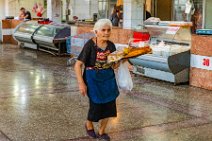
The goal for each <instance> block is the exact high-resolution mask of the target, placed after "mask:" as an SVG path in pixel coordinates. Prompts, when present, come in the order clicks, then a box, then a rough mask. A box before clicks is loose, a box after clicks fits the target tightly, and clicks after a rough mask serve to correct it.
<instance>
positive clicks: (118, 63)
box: [112, 59, 128, 69]
mask: <svg viewBox="0 0 212 141" xmlns="http://www.w3.org/2000/svg"><path fill="white" fill-rule="evenodd" d="M126 61H128V59H123V60H120V61H118V62H115V63H114V64H113V66H112V68H113V69H117V68H118V67H119V66H120V64H121V63H124V62H126Z"/></svg>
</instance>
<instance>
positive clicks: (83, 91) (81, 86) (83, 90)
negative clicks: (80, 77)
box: [79, 82, 87, 96]
mask: <svg viewBox="0 0 212 141" xmlns="http://www.w3.org/2000/svg"><path fill="white" fill-rule="evenodd" d="M79 91H80V93H81V94H82V96H86V95H87V86H86V85H85V83H84V82H81V83H79Z"/></svg>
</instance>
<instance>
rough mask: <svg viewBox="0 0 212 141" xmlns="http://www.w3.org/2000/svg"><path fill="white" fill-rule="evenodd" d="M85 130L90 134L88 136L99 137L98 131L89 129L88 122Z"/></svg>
mask: <svg viewBox="0 0 212 141" xmlns="http://www.w3.org/2000/svg"><path fill="white" fill-rule="evenodd" d="M85 130H86V132H87V134H88V136H89V137H92V138H97V136H96V133H95V131H94V129H91V130H88V128H87V126H86V124H85Z"/></svg>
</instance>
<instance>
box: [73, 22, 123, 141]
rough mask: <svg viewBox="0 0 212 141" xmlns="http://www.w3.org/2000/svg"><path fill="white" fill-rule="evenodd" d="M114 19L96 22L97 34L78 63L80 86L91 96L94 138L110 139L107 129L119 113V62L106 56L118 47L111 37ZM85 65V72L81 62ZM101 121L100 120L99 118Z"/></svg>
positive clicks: (89, 119) (90, 126) (90, 119)
mask: <svg viewBox="0 0 212 141" xmlns="http://www.w3.org/2000/svg"><path fill="white" fill-rule="evenodd" d="M111 29H112V23H111V21H110V20H108V19H100V20H98V21H97V22H96V24H95V25H94V29H93V30H94V32H95V34H96V37H94V38H92V39H90V40H88V42H87V43H86V44H85V46H84V48H83V50H82V51H81V53H80V55H79V57H78V60H77V61H76V64H75V73H76V76H77V80H78V85H79V90H80V92H81V94H82V95H83V96H86V95H87V96H88V98H89V111H88V117H87V121H86V124H85V128H86V131H87V134H88V135H89V136H90V137H93V138H99V139H104V140H107V141H109V140H110V137H109V136H108V134H106V133H105V128H106V127H107V124H108V120H109V118H110V117H116V116H117V111H116V98H117V97H118V95H119V91H118V87H117V83H116V79H115V74H114V70H113V68H116V67H117V66H118V64H108V63H107V56H108V55H109V54H110V53H112V52H114V51H115V50H116V48H115V45H114V43H112V42H111V41H109V37H110V34H111ZM83 65H84V66H85V68H84V72H83V75H82V66H83ZM99 121H100V122H99ZM93 122H99V123H100V127H99V131H98V133H97V134H96V133H95V131H94V126H93Z"/></svg>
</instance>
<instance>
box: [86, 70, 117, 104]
mask: <svg viewBox="0 0 212 141" xmlns="http://www.w3.org/2000/svg"><path fill="white" fill-rule="evenodd" d="M85 71H86V72H85V82H86V84H87V88H88V90H87V94H88V97H89V98H90V100H92V102H94V103H107V102H110V101H113V100H115V99H116V98H117V96H118V95H119V90H118V86H117V83H116V79H115V74H114V71H113V69H112V68H109V69H99V70H95V69H85Z"/></svg>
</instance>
